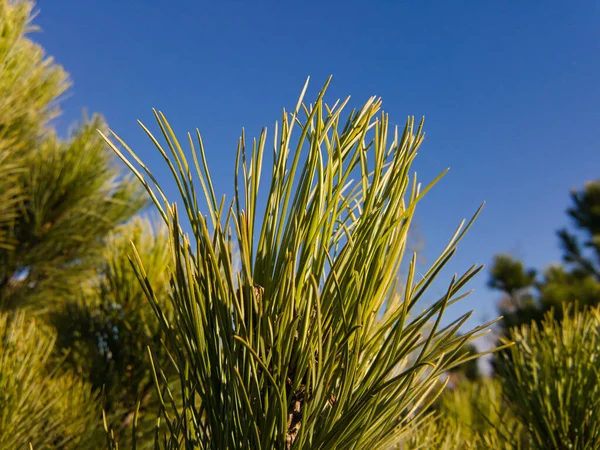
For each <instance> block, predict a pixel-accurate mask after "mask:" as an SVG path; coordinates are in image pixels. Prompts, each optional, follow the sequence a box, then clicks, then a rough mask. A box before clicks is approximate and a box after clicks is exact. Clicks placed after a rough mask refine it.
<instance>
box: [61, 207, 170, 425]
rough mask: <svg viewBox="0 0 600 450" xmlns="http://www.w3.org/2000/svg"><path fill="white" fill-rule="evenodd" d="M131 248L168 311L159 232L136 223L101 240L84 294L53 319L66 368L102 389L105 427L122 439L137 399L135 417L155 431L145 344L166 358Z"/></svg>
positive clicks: (163, 237) (163, 238)
mask: <svg viewBox="0 0 600 450" xmlns="http://www.w3.org/2000/svg"><path fill="white" fill-rule="evenodd" d="M132 243H133V244H134V245H135V248H136V250H137V254H138V256H139V258H140V259H141V261H143V263H144V267H145V268H146V273H147V276H148V279H149V280H151V282H152V285H153V288H154V292H155V295H156V297H157V298H158V299H162V300H163V301H162V302H161V304H162V306H163V308H165V311H166V312H167V313H168V304H167V302H166V300H167V293H168V290H169V286H168V272H167V265H168V263H169V261H170V253H169V251H168V247H167V234H166V228H165V227H155V226H153V225H152V223H151V222H150V221H149V220H144V219H135V220H133V221H132V222H130V223H128V224H127V225H125V226H122V227H119V229H118V230H117V231H116V232H114V233H112V234H111V235H110V236H109V238H108V239H107V241H106V247H105V248H104V249H103V252H102V254H103V260H102V263H101V264H100V266H99V268H98V275H97V277H96V278H95V280H94V281H93V282H92V283H91V287H90V290H89V292H88V293H86V295H85V296H83V297H81V298H79V299H77V300H76V301H72V302H68V303H66V304H65V305H64V306H63V307H62V308H58V309H57V310H55V312H54V313H53V314H52V318H53V323H54V325H55V326H56V328H57V329H59V330H61V331H60V333H59V335H58V346H59V347H60V348H61V349H62V350H63V351H64V352H66V353H67V360H66V362H67V363H68V364H69V365H70V366H71V368H72V370H74V371H77V372H78V373H80V374H81V376H84V377H87V378H88V379H89V380H90V381H91V383H92V385H93V386H94V387H95V388H96V389H97V390H100V389H103V390H104V393H105V397H106V403H105V408H106V410H107V414H108V417H109V421H110V422H111V426H112V427H113V428H114V429H115V431H116V432H117V434H118V435H119V436H126V437H127V436H128V435H129V433H130V428H131V420H132V414H133V411H134V410H135V408H136V403H137V402H138V400H139V401H141V410H140V411H141V412H140V416H141V417H142V419H143V420H145V421H150V423H151V426H153V425H154V417H155V413H156V410H157V406H156V405H155V404H154V403H153V402H154V399H153V393H154V389H155V388H154V379H153V377H152V372H151V366H150V364H149V361H148V352H147V346H151V347H152V348H153V349H154V351H155V353H156V354H157V355H158V357H159V358H160V360H161V361H162V362H163V363H165V362H166V360H167V356H166V355H165V353H164V349H163V345H162V344H161V342H160V341H161V338H162V336H163V332H162V330H161V329H160V327H159V324H158V321H157V320H156V318H155V316H154V311H153V310H152V307H151V306H150V304H149V302H148V299H147V297H146V294H145V293H144V291H143V289H142V287H141V286H140V284H139V282H138V280H137V277H136V275H135V272H134V270H133V268H132V267H131V263H130V260H129V256H130V255H131V254H132V247H131V245H132ZM146 411H149V414H150V415H148V414H146Z"/></svg>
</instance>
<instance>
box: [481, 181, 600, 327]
mask: <svg viewBox="0 0 600 450" xmlns="http://www.w3.org/2000/svg"><path fill="white" fill-rule="evenodd" d="M572 200H573V206H572V207H571V208H569V210H568V213H569V216H570V217H571V218H572V219H573V222H574V224H575V227H576V228H577V229H578V232H579V234H580V235H582V236H583V238H582V239H583V242H582V243H580V242H579V241H580V239H579V238H578V237H577V235H576V234H572V233H569V232H568V231H567V230H561V231H559V233H558V235H559V237H560V241H561V244H562V248H563V250H564V261H565V266H558V265H555V266H550V267H548V268H547V269H546V270H545V271H544V272H543V274H542V277H540V278H536V271H535V270H533V269H525V267H524V266H523V263H522V262H521V261H518V260H515V259H513V258H511V257H510V256H508V255H498V256H496V258H495V259H494V263H493V265H492V269H491V270H490V280H489V283H488V284H489V286H490V287H492V288H494V289H498V290H500V291H501V292H502V293H503V294H504V299H503V300H502V301H501V303H500V305H499V309H500V312H501V314H503V315H504V320H503V322H502V323H503V326H504V328H505V329H509V328H511V327H513V326H517V325H520V324H526V323H531V322H538V323H539V322H540V321H541V320H542V318H543V317H544V315H545V313H546V312H547V311H549V310H551V309H552V310H553V311H554V314H555V317H557V318H560V317H561V314H562V311H563V308H562V305H563V304H564V303H566V304H571V305H575V304H577V305H579V307H585V306H593V305H597V304H598V303H600V231H599V230H600V180H598V181H594V182H590V183H587V184H586V185H585V186H584V189H583V190H581V191H576V192H574V193H573V194H572Z"/></svg>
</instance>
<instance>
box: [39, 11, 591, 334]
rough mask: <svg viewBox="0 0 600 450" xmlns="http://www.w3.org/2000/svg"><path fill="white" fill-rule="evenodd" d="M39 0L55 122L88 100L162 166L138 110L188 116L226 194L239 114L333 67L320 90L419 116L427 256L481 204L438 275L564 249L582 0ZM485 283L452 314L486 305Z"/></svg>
mask: <svg viewBox="0 0 600 450" xmlns="http://www.w3.org/2000/svg"><path fill="white" fill-rule="evenodd" d="M38 10H39V11H40V15H39V17H38V19H37V20H36V23H37V24H38V25H40V26H41V27H42V29H43V32H42V33H39V34H37V35H35V39H36V40H38V41H39V42H41V44H42V45H43V46H44V47H45V48H46V49H47V51H48V52H49V54H50V55H53V56H54V57H55V58H56V59H57V61H58V62H60V63H61V64H63V65H64V66H65V68H66V69H67V70H68V72H70V74H71V76H72V78H73V81H74V87H73V89H72V90H71V92H70V94H69V96H68V97H67V99H66V100H65V101H64V102H63V104H62V105H63V110H64V114H63V116H62V118H61V119H60V120H59V127H60V129H62V130H66V129H67V127H68V124H69V123H71V122H72V121H74V120H77V119H79V118H80V117H81V111H82V109H83V108H87V109H88V111H90V112H101V113H102V114H103V115H104V116H105V117H106V119H107V121H108V122H109V124H110V126H111V128H113V129H115V130H116V131H117V132H118V133H119V134H121V135H122V136H123V137H124V138H125V139H126V140H127V141H129V142H130V143H131V144H132V146H133V148H134V149H135V150H137V151H139V152H140V153H141V155H142V157H143V158H144V159H145V160H146V161H149V162H150V166H151V167H154V168H155V169H156V171H158V172H159V174H160V175H162V176H161V177H160V178H162V179H164V180H167V179H168V176H167V174H166V173H165V172H164V171H162V172H160V171H161V168H162V166H161V165H160V161H159V159H158V155H157V154H156V153H155V152H154V151H153V150H152V148H151V145H149V143H148V141H147V140H146V139H145V138H144V135H143V134H142V131H141V130H140V129H139V127H138V126H137V124H136V119H138V118H139V119H141V120H142V121H144V122H150V121H151V120H152V114H151V108H152V107H156V108H158V109H160V110H162V111H163V112H164V113H165V114H166V115H167V117H168V118H169V120H170V122H171V123H172V124H173V125H174V128H175V130H176V131H177V132H178V133H180V134H181V133H186V132H187V131H192V130H193V129H194V128H195V127H199V128H200V130H201V131H202V133H203V135H204V138H205V143H206V145H207V150H208V158H209V162H210V163H211V165H212V168H213V175H214V176H215V178H216V179H217V183H216V188H217V190H218V191H220V192H230V191H231V188H230V186H231V174H232V168H233V162H234V156H235V147H236V140H237V136H238V135H239V131H240V128H241V127H242V126H245V127H246V130H247V133H248V134H249V135H255V134H258V132H259V131H260V127H261V126H268V127H272V124H273V122H274V120H275V119H279V116H280V110H281V107H283V106H286V107H291V106H293V105H294V104H295V101H296V98H297V95H298V94H299V92H300V89H301V87H302V85H303V82H304V80H305V78H306V77H307V76H308V75H310V76H311V78H312V90H311V91H310V92H311V93H314V92H315V91H316V90H317V89H318V88H319V87H320V85H321V84H322V83H323V82H324V81H325V80H326V78H327V76H328V75H329V74H333V75H334V79H333V84H332V87H331V89H330V91H329V97H328V98H329V99H334V98H338V97H345V96H346V95H352V97H353V99H354V101H356V102H359V101H363V100H366V99H367V98H368V97H369V96H371V95H374V94H376V95H379V96H381V97H382V98H383V102H384V108H385V109H386V110H387V112H389V114H390V120H391V121H393V122H395V123H398V124H402V123H403V122H404V120H405V118H406V116H408V115H413V114H414V115H417V116H420V115H425V117H426V131H427V133H428V136H427V138H426V140H425V144H424V146H423V147H422V151H421V154H420V156H419V158H418V162H417V164H416V166H417V170H418V172H419V174H420V177H421V179H422V180H430V179H432V178H433V177H434V176H436V175H437V174H438V173H439V172H440V171H441V170H443V169H444V168H446V167H451V170H450V173H449V174H448V175H447V176H446V178H445V179H444V180H443V181H442V182H441V183H440V184H439V185H438V187H437V188H436V189H435V190H434V191H432V193H431V194H430V195H429V197H428V198H426V199H425V200H424V201H423V203H422V205H421V209H420V211H419V225H420V234H421V235H422V237H423V238H424V240H425V242H426V248H425V255H426V258H427V260H429V261H430V262H431V261H432V260H433V256H434V254H435V253H436V252H438V251H439V250H440V249H441V248H443V246H444V244H445V241H446V239H447V238H448V237H449V236H450V235H451V233H452V232H453V230H454V228H455V226H456V224H457V223H458V222H459V221H460V219H462V218H463V217H466V216H469V215H470V214H471V213H473V212H474V211H475V209H476V208H477V207H478V205H479V204H480V202H482V201H484V200H485V201H486V202H487V205H486V207H485V209H484V211H483V214H482V215H481V217H480V219H479V220H478V222H477V223H476V225H475V227H474V228H473V229H472V232H471V233H470V235H468V236H467V238H466V240H465V241H464V242H463V244H462V245H461V246H460V248H459V253H458V255H457V256H456V258H455V259H454V261H453V262H452V264H451V267H450V269H449V272H448V273H446V274H445V275H446V279H444V283H443V284H444V285H445V284H446V280H449V277H450V276H451V272H461V271H463V270H464V269H466V268H467V267H469V266H470V265H471V264H472V263H475V262H478V263H484V264H489V263H490V261H491V259H492V256H493V255H494V254H495V253H497V252H502V251H504V252H511V253H513V254H515V255H516V256H518V257H521V258H523V259H524V261H525V262H526V263H527V264H528V265H531V266H535V267H543V266H545V265H547V264H548V263H550V262H553V261H558V260H559V259H560V253H559V250H558V247H557V239H556V236H555V230H556V229H557V228H559V227H562V226H564V225H566V224H567V223H568V221H567V218H566V216H565V214H564V211H565V209H566V207H567V206H568V204H569V190H570V189H572V188H576V187H579V186H581V185H582V184H583V183H584V182H585V181H586V180H590V179H593V178H596V177H598V176H600V136H599V134H598V129H599V127H598V125H599V123H600V120H599V119H600V77H599V75H600V58H599V56H600V52H599V50H600V7H599V6H598V4H596V3H594V2H591V1H590V2H588V1H579V2H567V1H560V2H559V1H545V2H541V1H505V2H492V1H481V2H476V1H469V2H467V1H452V2H442V1H438V2H428V1H423V2H417V1H411V2H408V1H385V2H384V1H366V0H364V1H360V2H356V1H343V2H342V1H333V0H330V1H316V0H315V1H304V2H291V1H278V2H276V1H267V0H254V1H253V0H249V1H223V2H217V1H213V2H191V1H187V2H186V1H177V2H166V1H155V0H145V1H139V0H138V1H135V0H128V1H117V0H105V1H102V2H100V1H74V0H69V1H66V0H62V1H58V2H57V1H50V0H41V1H40V3H38ZM169 191H170V192H171V193H173V192H174V190H173V186H172V185H171V189H169ZM486 281H487V273H485V272H484V273H483V274H481V275H480V276H479V277H478V278H477V279H476V280H475V281H474V282H473V283H472V284H471V287H473V288H475V289H476V292H475V294H473V296H472V297H470V298H469V299H467V300H465V301H464V302H462V304H461V305H457V306H456V307H455V308H454V313H460V312H462V311H466V310H469V309H475V310H476V313H475V316H474V317H475V319H474V321H473V322H472V323H475V322H479V321H481V320H483V319H490V318H492V317H493V316H494V314H495V302H496V300H497V297H498V296H497V294H495V293H493V292H490V291H488V290H487V288H486V286H485V284H486ZM436 289H437V288H436ZM434 291H435V290H434ZM435 293H437V294H439V293H440V291H439V290H438V291H437V292H432V294H435Z"/></svg>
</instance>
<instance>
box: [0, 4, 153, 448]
mask: <svg viewBox="0 0 600 450" xmlns="http://www.w3.org/2000/svg"><path fill="white" fill-rule="evenodd" d="M32 8H33V3H31V2H26V1H14V2H13V1H0V447H2V448H10V449H12V448H25V447H26V446H27V444H28V443H32V444H34V446H35V448H36V450H37V449H45V448H65V449H68V448H77V449H81V448H90V449H94V448H98V447H99V446H100V445H101V444H99V442H98V441H97V440H96V438H101V439H103V440H104V439H105V438H104V436H103V435H102V434H100V435H98V434H97V433H96V432H97V431H98V430H99V429H100V425H101V415H100V409H101V405H100V401H99V393H100V389H101V388H103V387H106V388H107V389H110V393H111V394H113V393H116V395H114V398H115V401H116V402H117V403H119V404H120V403H124V399H123V390H124V389H125V388H124V387H123V386H124V385H125V384H126V383H125V382H124V381H123V380H128V379H127V377H126V373H127V370H130V369H128V368H134V369H135V370H134V372H135V374H134V376H132V377H130V378H129V381H130V385H133V384H135V386H133V388H132V389H131V392H132V394H131V395H132V396H133V397H135V396H136V395H138V392H139V391H138V389H141V390H142V392H146V391H148V390H149V387H148V384H149V383H148V381H146V382H145V384H144V383H142V381H141V380H142V379H144V378H145V379H148V378H149V377H150V369H149V366H148V364H145V365H142V364H141V363H140V364H136V363H138V362H139V361H141V359H143V358H144V357H145V346H146V344H147V343H148V339H150V338H154V339H155V340H156V339H158V337H157V335H156V334H152V333H151V332H150V333H146V330H152V329H153V327H154V329H156V327H155V325H156V321H155V320H154V324H150V325H149V324H148V323H147V322H143V321H140V320H137V319H139V318H140V317H141V316H143V314H144V313H143V310H142V309H141V308H138V306H139V304H140V302H142V297H141V295H140V294H139V292H141V289H140V287H139V285H138V283H137V281H136V279H135V277H134V275H133V271H132V270H131V269H130V267H129V263H128V261H127V259H126V256H125V253H124V252H123V251H122V247H124V245H123V242H125V241H127V242H128V241H129V239H130V238H131V236H129V235H128V236H126V235H125V234H129V233H131V234H132V235H136V233H137V234H138V235H140V236H141V235H142V234H144V233H145V232H143V231H142V230H139V232H137V231H136V230H137V228H136V226H137V227H138V228H139V227H141V226H145V225H146V222H139V223H137V225H122V224H124V223H125V222H126V221H128V220H129V219H130V218H131V217H132V216H133V215H135V214H136V213H137V212H138V211H139V210H140V209H141V208H142V207H143V206H144V205H145V204H146V201H147V200H146V199H147V196H146V194H145V193H144V192H143V189H141V188H140V187H139V186H138V185H137V183H134V182H132V180H131V179H130V178H128V177H125V176H124V172H123V171H122V168H121V167H120V166H119V165H118V160H117V159H116V158H115V157H114V156H113V153H112V152H111V151H110V150H109V149H108V148H107V146H106V144H105V143H104V142H103V140H102V139H101V137H100V136H99V134H98V133H97V129H104V128H105V124H104V121H103V120H102V118H100V117H99V116H93V117H92V118H90V119H85V118H84V120H83V122H82V123H81V124H80V125H79V126H76V127H74V128H73V130H72V132H71V133H70V134H69V136H68V137H66V138H61V137H59V134H58V133H57V131H56V130H55V129H54V126H53V119H54V118H55V117H56V116H57V115H58V114H59V112H60V111H59V108H58V100H59V99H60V96H61V95H62V94H63V93H64V92H65V91H66V90H67V89H68V87H69V84H70V82H69V79H68V76H67V74H66V72H65V71H64V69H63V68H62V67H60V66H59V65H57V64H56V63H55V62H54V61H53V60H52V58H49V57H47V56H46V55H45V54H44V51H43V49H42V48H41V47H40V46H39V45H38V44H36V43H35V42H33V41H32V40H31V39H29V37H28V33H30V32H31V31H34V30H35V27H33V26H32V24H31V18H32V17H33V15H32ZM117 236H119V239H120V241H119V242H121V244H119V245H120V247H119V249H115V248H114V245H112V244H111V243H114V242H116V241H117ZM144 236H146V237H144V238H140V239H141V242H140V240H137V241H136V242H137V243H138V245H139V247H140V249H141V251H142V253H143V249H144V243H147V242H148V239H152V240H153V239H154V238H153V237H152V236H151V235H150V237H148V236H147V233H146V234H144ZM134 240H135V239H134ZM163 241H164V239H163ZM163 253H164V252H163ZM150 254H152V252H150ZM111 255H112V256H111ZM111 258H113V259H111ZM115 258H117V259H118V266H119V267H125V265H124V264H125V263H127V268H129V269H130V275H129V276H128V278H127V276H126V277H125V278H124V279H118V281H117V282H116V284H114V285H107V283H108V282H109V280H111V279H115V278H117V275H114V276H112V278H111V272H110V270H111V268H113V266H111V265H110V264H111V261H113V260H114V259H115ZM159 259H160V258H159ZM144 260H145V261H146V263H147V264H148V265H149V266H151V265H152V261H148V260H146V259H144ZM115 267H116V266H115ZM155 281H156V280H155ZM103 283H104V284H103ZM136 289H137V291H136ZM136 292H137V293H136ZM111 302H112V303H111ZM119 302H120V303H128V304H130V305H131V310H132V311H133V313H134V314H133V316H135V317H133V316H130V317H129V318H128V319H127V321H125V323H123V322H124V321H123V320H122V321H121V322H120V323H119V324H117V325H119V331H121V333H122V335H121V336H120V337H119V341H118V343H113V348H112V352H113V353H112V355H111V358H107V357H106V354H104V355H102V356H104V360H102V361H101V362H100V363H98V360H99V359H98V358H96V359H93V357H97V356H98V355H101V354H102V350H103V346H102V342H101V341H100V340H99V337H101V336H103V335H104V334H105V332H106V330H107V329H106V328H95V329H93V330H92V331H96V333H90V334H88V335H85V334H83V333H79V334H77V333H72V328H73V327H70V326H64V324H65V323H67V324H69V325H72V326H76V328H77V329H78V331H81V330H83V329H85V326H86V323H85V322H81V321H79V322H76V321H78V320H79V319H80V318H81V317H80V316H69V315H68V314H69V312H73V311H77V307H80V308H81V310H84V311H92V312H93V314H92V315H91V317H93V319H94V321H95V323H101V324H104V325H107V324H108V325H110V326H111V328H110V329H111V330H112V329H113V328H114V327H115V323H114V322H115V318H119V317H120V316H119V315H118V314H114V313H113V314H112V315H111V314H110V312H109V310H108V307H107V305H109V304H118V303H119ZM147 313H150V314H151V313H152V310H151V308H150V306H147ZM146 315H148V314H146ZM59 318H61V319H62V320H63V323H61V322H60V320H59ZM111 320H112V322H111ZM130 324H134V325H135V327H133V328H132V329H131V330H130V331H129V335H130V338H128V339H123V335H124V334H125V333H126V331H127V330H128V328H127V327H128V326H129V325H130ZM108 325H107V326H108ZM85 338H89V340H87V341H86V340H85ZM140 349H143V350H144V351H139V350H140ZM86 350H89V352H88V353H86ZM117 351H118V352H120V354H121V355H124V356H122V357H120V358H114V357H112V356H113V355H114V354H116V353H117ZM134 355H135V358H134V357H133V356H134ZM88 358H89V359H88ZM65 359H66V360H65ZM83 362H85V364H83ZM99 364H100V366H99ZM101 364H104V365H105V366H106V367H108V368H107V369H106V370H104V371H102V370H97V369H98V367H101ZM130 371H131V370H130ZM139 386H142V388H139ZM129 404H130V405H128V407H129V409H133V408H134V407H135V401H134V400H130V401H129ZM119 408H121V406H119ZM112 409H113V410H117V409H118V408H116V407H115V408H112ZM121 409H122V408H121ZM128 413H129V411H128V410H127V411H125V412H124V413H122V414H128Z"/></svg>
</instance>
